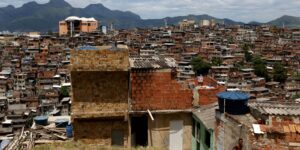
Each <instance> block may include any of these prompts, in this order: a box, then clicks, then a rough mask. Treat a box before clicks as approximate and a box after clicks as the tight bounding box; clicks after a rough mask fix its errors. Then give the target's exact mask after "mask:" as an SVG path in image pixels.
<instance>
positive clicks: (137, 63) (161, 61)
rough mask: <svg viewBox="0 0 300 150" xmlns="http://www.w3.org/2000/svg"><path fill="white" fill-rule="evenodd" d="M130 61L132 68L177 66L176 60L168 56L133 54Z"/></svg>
mask: <svg viewBox="0 0 300 150" xmlns="http://www.w3.org/2000/svg"><path fill="white" fill-rule="evenodd" d="M129 63H130V67H131V68H136V69H142V68H145V69H164V68H175V67H176V66H177V65H176V60H175V59H174V58H172V57H168V56H131V57H130V58H129Z"/></svg>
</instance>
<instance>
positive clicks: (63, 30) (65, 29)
mask: <svg viewBox="0 0 300 150" xmlns="http://www.w3.org/2000/svg"><path fill="white" fill-rule="evenodd" d="M62 23H64V24H63V25H62ZM66 34H68V25H67V23H66V22H65V21H60V22H59V35H66Z"/></svg>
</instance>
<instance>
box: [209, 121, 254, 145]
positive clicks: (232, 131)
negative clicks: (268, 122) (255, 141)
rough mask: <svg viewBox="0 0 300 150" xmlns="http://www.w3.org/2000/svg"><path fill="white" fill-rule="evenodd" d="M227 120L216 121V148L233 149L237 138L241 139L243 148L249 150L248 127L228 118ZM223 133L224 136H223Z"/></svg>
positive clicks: (250, 138) (249, 132)
mask: <svg viewBox="0 0 300 150" xmlns="http://www.w3.org/2000/svg"><path fill="white" fill-rule="evenodd" d="M226 119H227V121H226V122H225V123H224V122H223V121H217V126H216V129H215V137H216V138H215V139H216V141H215V145H216V149H218V150H219V149H230V150H231V149H233V147H234V146H236V145H237V144H238V141H239V138H242V139H243V150H251V149H252V148H251V140H252V137H251V136H250V135H252V133H251V131H250V129H249V128H247V127H246V126H244V125H242V126H241V125H240V124H239V123H236V122H235V121H233V120H230V119H229V118H226ZM224 135H225V137H224Z"/></svg>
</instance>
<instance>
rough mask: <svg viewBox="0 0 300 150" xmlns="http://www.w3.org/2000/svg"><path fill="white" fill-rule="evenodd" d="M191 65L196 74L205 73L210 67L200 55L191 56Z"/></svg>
mask: <svg viewBox="0 0 300 150" xmlns="http://www.w3.org/2000/svg"><path fill="white" fill-rule="evenodd" d="M191 65H192V66H193V70H194V71H195V73H196V74H197V75H200V74H202V75H206V74H208V71H209V69H210V68H211V64H210V63H208V62H207V61H205V60H203V59H202V58H200V57H195V58H193V59H192V61H191Z"/></svg>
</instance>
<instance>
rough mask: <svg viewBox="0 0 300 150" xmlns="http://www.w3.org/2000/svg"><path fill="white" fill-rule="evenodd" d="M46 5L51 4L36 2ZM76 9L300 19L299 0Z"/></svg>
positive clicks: (137, 2)
mask: <svg viewBox="0 0 300 150" xmlns="http://www.w3.org/2000/svg"><path fill="white" fill-rule="evenodd" d="M29 1H33V0H0V6H1V7H4V6H7V5H14V6H16V7H20V6H22V5H23V4H24V3H27V2H29ZM35 1H36V2H38V3H46V2H48V1H49V0H35ZM65 1H67V2H69V3H70V4H71V5H72V6H74V7H85V6H87V5H89V4H92V3H102V4H103V5H104V6H106V7H108V8H110V9H114V10H116V9H117V10H129V11H132V12H134V13H136V14H138V15H140V16H141V17H142V18H143V19H152V18H163V17H167V16H179V15H188V14H196V15H199V14H209V15H211V16H214V17H218V18H230V19H233V20H236V21H244V22H249V21H260V22H267V21H270V20H273V19H275V18H278V17H280V16H282V15H293V16H300V0H65Z"/></svg>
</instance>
